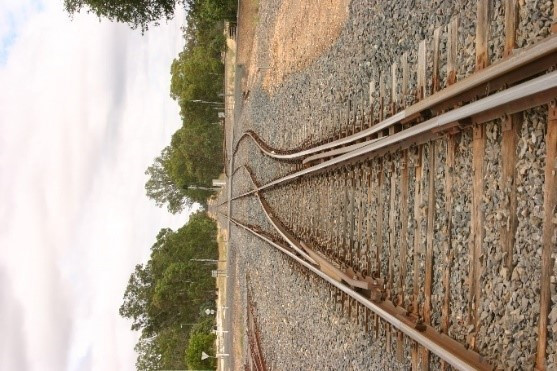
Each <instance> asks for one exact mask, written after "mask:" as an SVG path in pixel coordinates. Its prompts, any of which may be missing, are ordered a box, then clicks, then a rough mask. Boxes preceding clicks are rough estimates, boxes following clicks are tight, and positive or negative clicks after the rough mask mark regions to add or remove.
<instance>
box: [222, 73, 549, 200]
mask: <svg viewBox="0 0 557 371" xmlns="http://www.w3.org/2000/svg"><path fill="white" fill-rule="evenodd" d="M555 88H557V71H554V72H551V73H548V74H546V75H542V76H539V77H537V78H535V79H532V80H528V81H526V82H523V83H521V84H519V85H516V86H513V87H511V88H508V89H506V90H503V91H501V92H498V93H495V94H493V95H490V96H487V97H485V98H482V99H479V100H477V101H475V102H472V103H469V104H467V105H465V106H462V107H460V108H457V109H454V110H452V111H449V112H447V113H444V114H441V115H439V116H437V117H434V118H432V119H429V120H427V121H424V122H422V123H420V124H417V125H415V126H413V127H410V128H408V129H405V130H403V131H401V132H398V133H396V134H393V135H389V136H386V137H383V138H381V139H380V140H378V141H374V142H372V143H370V142H368V143H367V144H366V145H365V146H363V147H361V148H358V149H355V150H353V151H351V152H349V153H346V154H343V155H341V156H338V157H334V158H332V159H329V160H326V161H324V162H322V163H320V164H317V165H313V166H310V167H308V168H305V169H303V170H300V171H297V172H294V173H292V174H289V175H286V176H284V177H281V178H278V179H275V180H273V181H271V182H269V183H267V184H264V185H262V186H259V187H257V188H255V189H253V190H251V191H248V192H245V193H242V194H240V195H238V196H235V197H232V198H231V200H236V199H239V198H242V197H245V196H248V195H250V194H253V193H255V192H259V191H262V190H264V189H267V188H270V187H273V186H276V185H278V184H281V183H285V182H288V181H291V180H294V179H296V178H299V177H301V176H305V175H310V174H313V173H316V172H318V171H323V170H324V169H326V168H328V167H331V166H334V165H339V164H341V163H344V162H346V161H349V160H352V159H355V158H357V157H360V156H363V155H368V154H370V153H372V152H374V151H377V150H379V149H383V148H385V147H387V146H390V145H394V144H397V143H399V142H401V141H405V140H409V139H412V138H413V137H417V136H419V135H421V134H425V133H430V132H432V131H440V130H442V129H443V128H446V127H448V126H449V125H450V124H453V123H455V122H458V121H461V120H463V119H466V118H469V117H472V116H475V115H479V114H481V113H484V112H488V111H490V110H493V109H494V108H497V107H501V106H505V105H508V104H509V103H513V102H516V101H519V100H521V99H524V98H525V97H530V96H534V95H536V94H540V93H543V92H547V91H551V90H554V89H555Z"/></svg>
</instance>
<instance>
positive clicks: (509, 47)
mask: <svg viewBox="0 0 557 371" xmlns="http://www.w3.org/2000/svg"><path fill="white" fill-rule="evenodd" d="M517 5H518V1H517V0H505V49H504V52H503V56H504V57H507V56H509V55H511V54H512V52H513V49H514V48H516V25H517V24H518V12H517Z"/></svg>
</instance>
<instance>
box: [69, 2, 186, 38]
mask: <svg viewBox="0 0 557 371" xmlns="http://www.w3.org/2000/svg"><path fill="white" fill-rule="evenodd" d="M175 5H176V1H175V0H110V1H107V0H64V8H65V10H66V11H67V12H68V13H69V14H70V15H73V14H75V13H79V12H80V11H81V10H82V9H84V8H85V10H86V11H87V12H91V13H94V14H95V15H97V16H98V17H99V18H100V17H104V18H107V19H109V20H111V21H116V22H122V23H127V24H128V25H129V26H130V27H131V28H132V29H136V28H139V29H141V31H142V32H144V31H147V29H148V28H149V25H150V24H153V25H155V26H156V25H158V24H159V22H160V21H161V20H168V19H171V18H172V17H173V15H174V7H175Z"/></svg>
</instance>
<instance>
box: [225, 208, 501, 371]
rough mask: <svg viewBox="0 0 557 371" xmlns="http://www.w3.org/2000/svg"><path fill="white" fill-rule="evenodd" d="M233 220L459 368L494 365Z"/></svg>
mask: <svg viewBox="0 0 557 371" xmlns="http://www.w3.org/2000/svg"><path fill="white" fill-rule="evenodd" d="M230 220H231V221H232V223H234V224H235V225H237V226H238V227H241V228H243V229H245V230H247V231H248V232H250V233H252V234H253V235H255V236H256V237H258V238H260V239H261V240H263V241H265V242H267V243H269V244H270V245H272V246H273V247H275V248H276V249H278V250H279V251H281V252H282V253H284V254H286V255H287V256H289V257H290V258H292V259H294V260H295V261H296V262H298V263H299V264H301V265H303V266H304V267H306V268H307V269H309V270H310V271H312V272H313V273H314V274H316V275H318V276H319V277H321V278H322V279H324V280H325V281H327V282H328V283H330V284H331V285H333V286H335V287H336V288H338V289H339V290H341V291H343V292H344V293H346V294H347V295H349V296H350V297H352V298H353V299H355V300H356V301H358V302H359V303H360V304H362V305H364V306H365V307H366V308H368V309H369V310H371V311H372V312H373V313H375V314H376V315H378V316H379V317H381V318H382V319H383V320H384V321H386V322H388V323H390V324H391V325H392V326H393V327H394V328H396V329H397V330H399V331H401V332H402V333H404V334H405V335H407V336H408V337H409V338H411V339H412V340H414V341H416V342H417V343H419V344H420V345H422V346H424V347H425V348H427V349H429V351H431V352H432V353H434V354H436V355H437V356H439V357H440V358H442V359H443V360H445V361H447V362H448V363H449V364H450V365H451V366H453V367H455V368H457V369H459V370H492V369H493V366H491V365H490V364H489V363H487V362H486V361H485V360H484V359H483V357H481V356H480V355H478V354H477V353H475V352H473V351H471V350H468V349H466V348H465V347H464V345H462V344H460V343H458V342H457V341H456V340H454V339H452V338H450V337H449V336H446V335H443V334H439V333H437V332H436V331H435V330H434V329H433V328H432V327H431V326H428V325H424V326H425V330H424V331H419V330H417V329H416V328H415V327H414V326H415V324H413V323H412V321H411V320H410V319H409V318H408V317H407V316H405V314H404V313H403V311H402V310H401V309H400V308H397V307H395V306H394V305H393V304H392V303H390V302H386V301H384V302H381V303H376V302H373V301H371V300H370V299H369V298H367V297H365V296H363V295H362V294H360V293H358V292H356V291H355V290H353V289H351V288H350V287H348V286H346V285H344V284H342V283H341V282H338V281H337V280H335V279H333V278H331V277H329V276H328V275H327V274H325V273H324V272H322V271H321V270H319V269H318V268H317V267H315V266H313V265H312V264H310V263H308V262H306V261H305V260H303V259H301V258H300V257H298V256H297V255H296V254H294V253H292V252H291V251H289V250H288V249H287V248H286V247H285V246H282V245H281V244H279V243H277V242H275V241H273V240H271V239H270V238H268V237H266V236H264V235H262V234H260V233H258V232H257V231H255V230H253V229H252V228H250V227H249V226H247V225H245V224H243V223H241V222H239V221H237V220H236V219H234V218H230Z"/></svg>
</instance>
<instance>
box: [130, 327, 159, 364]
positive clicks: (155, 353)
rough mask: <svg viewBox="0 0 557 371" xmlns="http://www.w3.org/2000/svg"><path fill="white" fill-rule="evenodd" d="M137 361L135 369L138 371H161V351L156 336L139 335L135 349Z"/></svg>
mask: <svg viewBox="0 0 557 371" xmlns="http://www.w3.org/2000/svg"><path fill="white" fill-rule="evenodd" d="M133 349H134V350H135V352H136V353H137V361H136V362H135V368H136V369H137V370H138V371H151V370H160V369H162V362H161V358H162V357H161V350H160V348H159V345H158V341H157V336H150V337H149V336H144V335H141V336H140V337H139V340H138V342H137V344H136V345H135V347H134V348H133Z"/></svg>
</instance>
